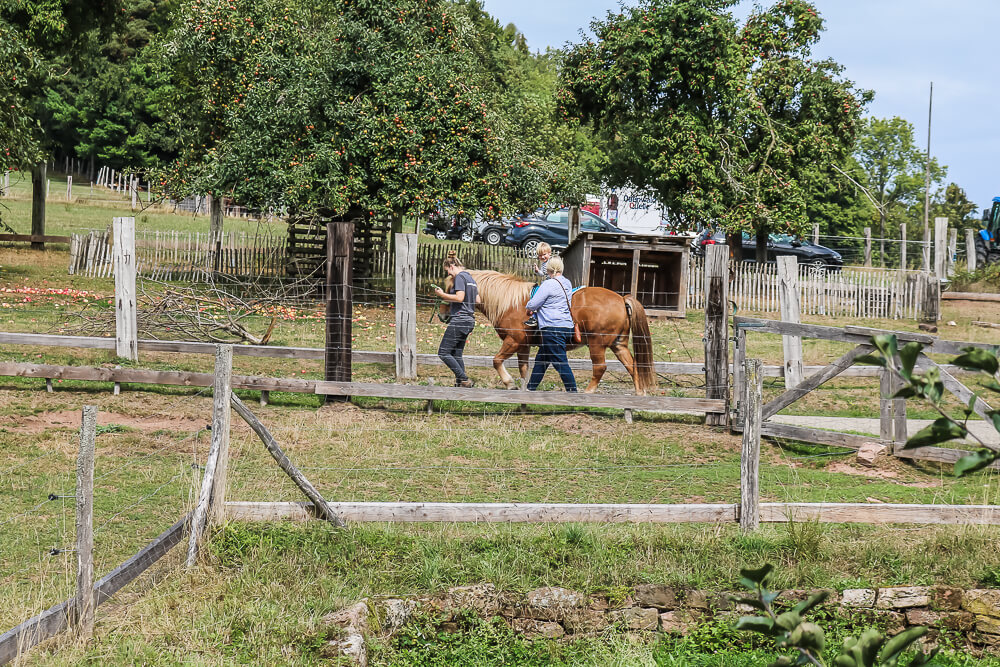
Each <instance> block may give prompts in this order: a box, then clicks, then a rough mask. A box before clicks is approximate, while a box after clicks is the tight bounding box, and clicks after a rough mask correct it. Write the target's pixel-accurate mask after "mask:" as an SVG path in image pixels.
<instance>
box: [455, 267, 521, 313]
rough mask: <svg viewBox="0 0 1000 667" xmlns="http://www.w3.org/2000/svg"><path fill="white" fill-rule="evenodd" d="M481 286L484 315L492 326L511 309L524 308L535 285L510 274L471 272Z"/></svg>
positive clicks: (480, 296)
mask: <svg viewBox="0 0 1000 667" xmlns="http://www.w3.org/2000/svg"><path fill="white" fill-rule="evenodd" d="M469 273H470V274H471V275H472V277H473V278H475V280H476V284H477V285H478V286H479V298H480V300H481V301H482V308H483V313H484V314H485V315H486V317H487V319H489V321H490V322H491V323H492V324H496V323H497V320H499V319H500V316H501V315H503V314H504V313H506V312H507V311H508V310H510V309H511V308H523V307H524V304H525V303H526V302H527V301H528V297H529V296H531V288H532V287H534V283H531V282H526V281H525V280H523V279H522V278H519V277H517V276H515V275H513V274H510V273H500V272H498V271H469Z"/></svg>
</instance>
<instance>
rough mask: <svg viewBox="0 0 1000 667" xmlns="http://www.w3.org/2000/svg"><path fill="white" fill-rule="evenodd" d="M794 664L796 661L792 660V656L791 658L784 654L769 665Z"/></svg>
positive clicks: (783, 665)
mask: <svg viewBox="0 0 1000 667" xmlns="http://www.w3.org/2000/svg"><path fill="white" fill-rule="evenodd" d="M794 664H795V663H794V662H792V659H791V658H789V657H788V656H784V655H783V656H781V657H780V658H778V659H777V660H775V661H774V662H772V663H770V664H768V666H767V667H792V665H794Z"/></svg>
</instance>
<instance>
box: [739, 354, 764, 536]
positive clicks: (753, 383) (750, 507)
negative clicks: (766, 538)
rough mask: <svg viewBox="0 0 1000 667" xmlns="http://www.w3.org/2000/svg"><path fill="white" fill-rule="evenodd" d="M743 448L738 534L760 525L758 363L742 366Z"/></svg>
mask: <svg viewBox="0 0 1000 667" xmlns="http://www.w3.org/2000/svg"><path fill="white" fill-rule="evenodd" d="M743 376H744V382H743V386H744V392H743V397H742V399H741V401H740V402H741V403H742V404H743V406H744V408H743V415H744V420H743V445H742V449H741V454H740V530H742V531H743V532H744V533H749V532H752V531H755V530H757V527H758V526H759V525H760V425H761V395H762V392H763V381H764V368H763V365H762V364H761V362H760V359H747V360H745V361H744V364H743Z"/></svg>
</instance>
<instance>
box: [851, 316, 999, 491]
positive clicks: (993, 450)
mask: <svg viewBox="0 0 1000 667" xmlns="http://www.w3.org/2000/svg"><path fill="white" fill-rule="evenodd" d="M872 345H874V346H875V349H876V351H877V353H876V354H872V355H866V356H863V357H859V358H858V361H859V362H862V363H869V364H875V365H877V366H881V367H883V368H885V369H886V371H887V372H889V373H892V374H893V375H895V376H897V377H898V378H899V379H900V380H902V382H903V388H902V389H900V390H899V391H897V392H896V393H895V394H894V395H893V396H892V397H891V398H906V399H914V398H916V399H921V400H923V401H925V402H926V403H927V404H929V405H930V406H931V407H933V408H934V409H935V410H936V411H937V413H938V414H939V415H941V416H940V417H938V418H937V419H936V420H934V422H932V423H931V424H930V425H929V426H926V427H924V428H922V429H921V430H920V431H918V432H917V433H916V434H915V435H913V436H911V437H910V438H909V439H907V441H906V445H905V447H904V448H905V449H912V448H915V447H929V446H932V445H939V444H941V443H943V442H949V441H951V440H960V439H963V438H971V439H972V440H975V441H976V442H977V443H978V444H979V448H978V449H976V450H975V451H973V452H971V453H969V454H967V455H965V456H963V457H962V458H960V459H959V460H958V461H957V462H956V463H955V475H956V476H959V477H960V476H962V475H964V474H967V473H970V472H974V471H976V470H980V469H982V468H985V467H986V466H988V465H990V464H991V463H993V462H994V461H996V460H998V459H1000V447H998V446H996V445H993V444H990V443H987V442H985V441H984V440H983V439H982V438H980V437H979V436H977V435H976V434H975V433H971V432H970V431H969V429H968V428H967V426H966V424H967V422H968V421H969V417H971V416H972V415H973V413H975V411H976V404H977V402H978V401H979V393H978V392H973V393H972V395H971V396H970V397H969V400H968V403H967V404H966V405H965V407H964V408H963V417H962V419H956V418H954V417H952V416H951V415H950V414H949V413H948V412H947V411H946V410H945V408H944V398H945V386H944V382H943V381H942V380H941V372H940V370H939V369H938V367H937V366H932V367H930V368H929V369H927V370H924V371H921V370H918V366H917V360H918V358H919V357H920V355H921V354H922V350H923V347H924V346H923V345H922V344H921V343H915V342H910V343H907V344H906V345H903V346H902V347H900V345H899V342H898V340H897V339H896V336H895V335H894V334H882V335H879V336H874V337H873V338H872ZM962 352H963V354H961V355H960V356H958V357H955V358H954V359H953V360H952V361H951V363H952V364H953V365H955V366H958V367H959V368H962V369H965V370H968V371H974V372H977V373H981V374H982V375H983V376H984V377H983V382H982V385H983V387H984V388H985V389H986V390H987V391H989V392H991V393H993V394H1000V383H998V382H997V380H996V376H997V371H998V370H1000V357H998V356H997V353H998V348H996V347H992V348H990V349H986V348H983V347H975V346H969V347H966V348H964V349H963V350H962ZM887 398H890V397H887ZM984 416H985V418H986V420H987V422H988V423H989V424H990V425H991V426H992V427H993V428H994V429H996V430H997V431H1000V410H993V409H988V410H985V413H984Z"/></svg>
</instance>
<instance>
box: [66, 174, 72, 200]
mask: <svg viewBox="0 0 1000 667" xmlns="http://www.w3.org/2000/svg"><path fill="white" fill-rule="evenodd" d="M66 201H73V177H72V176H67V177H66Z"/></svg>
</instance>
